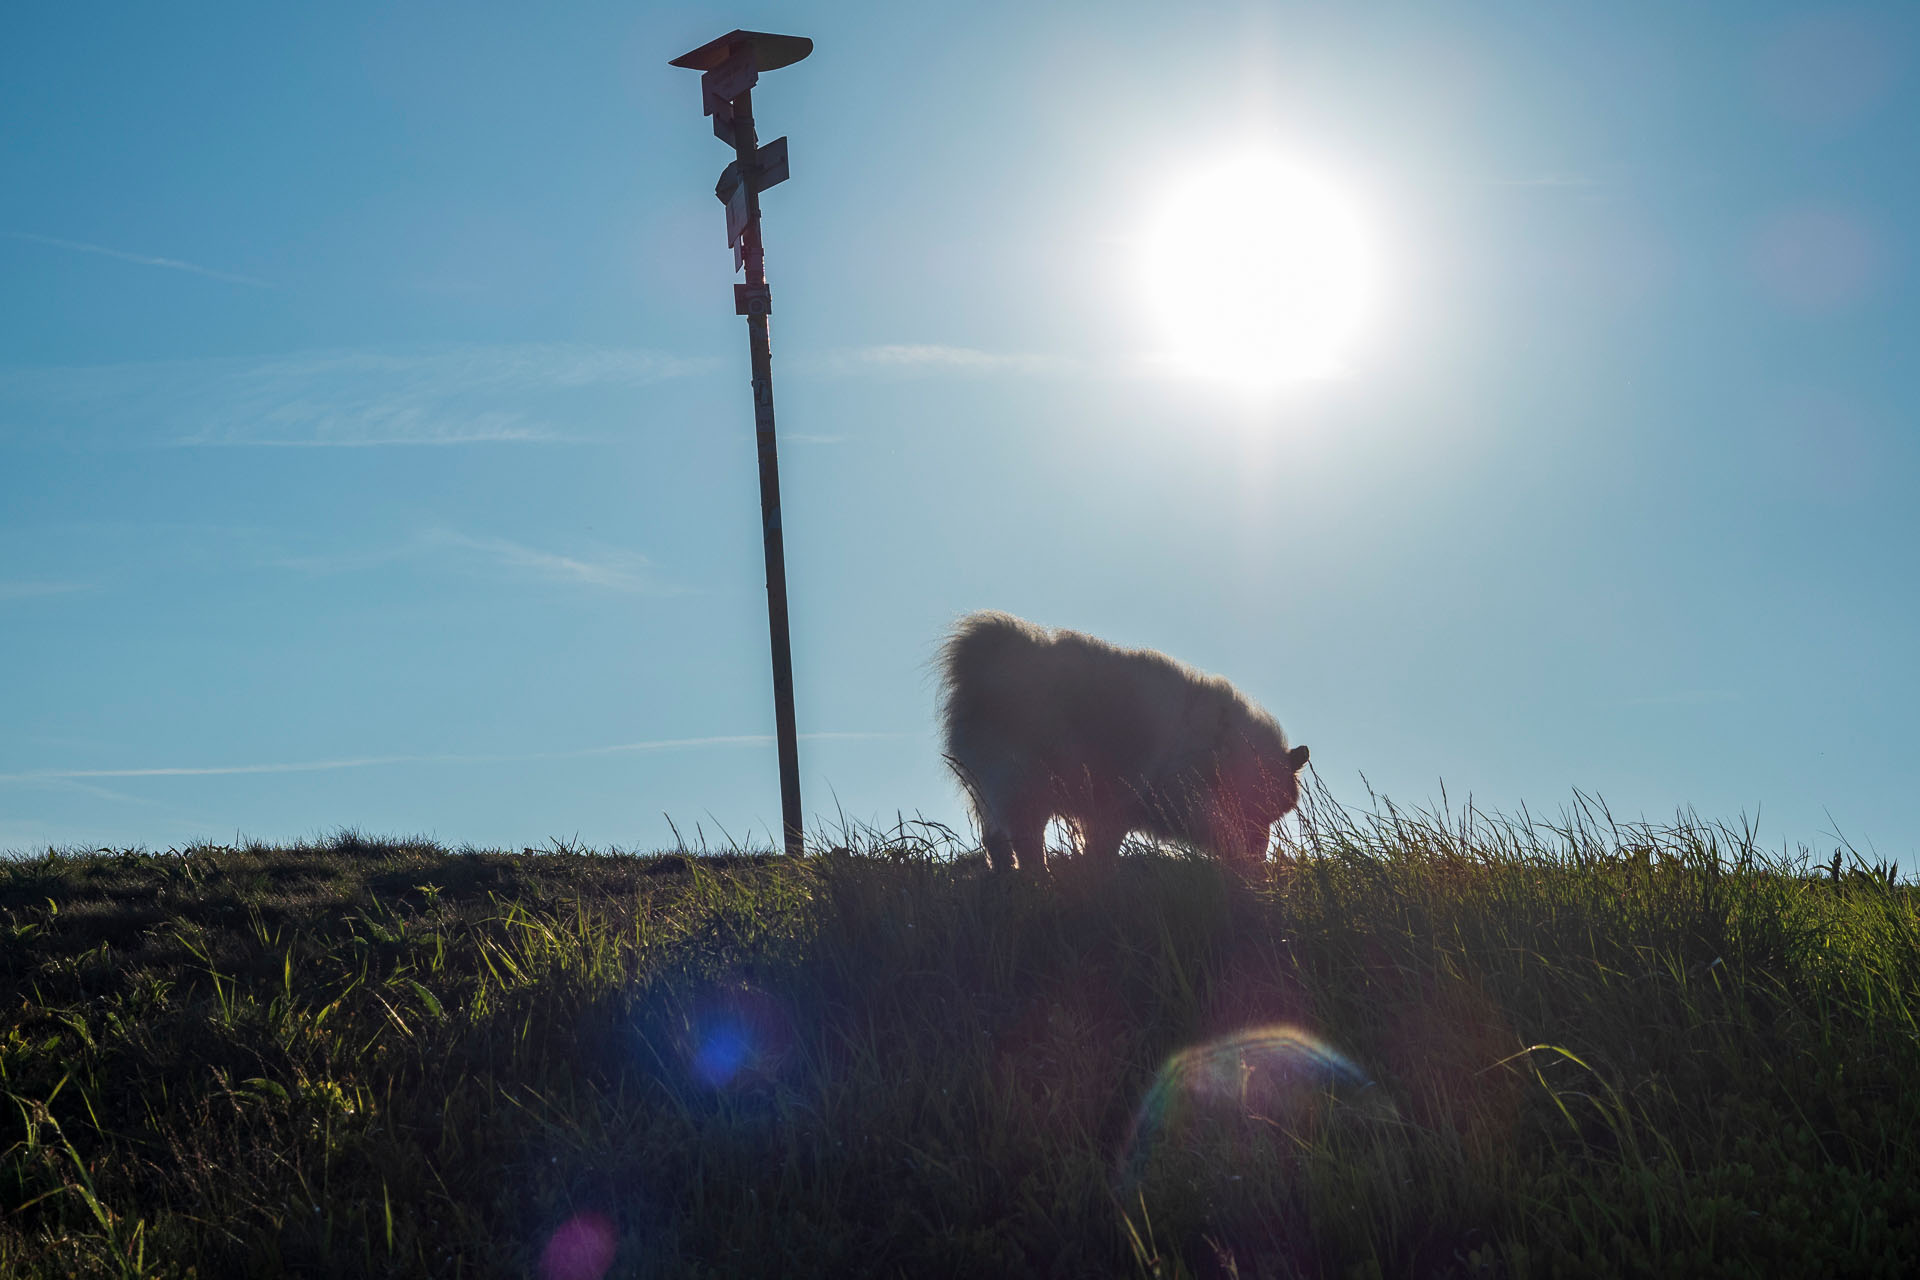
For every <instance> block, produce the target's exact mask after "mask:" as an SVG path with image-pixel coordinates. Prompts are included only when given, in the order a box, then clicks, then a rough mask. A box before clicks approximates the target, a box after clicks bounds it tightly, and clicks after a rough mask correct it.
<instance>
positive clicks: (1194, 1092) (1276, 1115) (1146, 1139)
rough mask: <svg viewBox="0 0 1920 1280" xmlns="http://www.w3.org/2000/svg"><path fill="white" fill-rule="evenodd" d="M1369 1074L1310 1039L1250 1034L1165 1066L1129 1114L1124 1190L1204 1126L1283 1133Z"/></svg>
mask: <svg viewBox="0 0 1920 1280" xmlns="http://www.w3.org/2000/svg"><path fill="white" fill-rule="evenodd" d="M1372 1084H1373V1081H1372V1080H1371V1079H1369V1078H1368V1076H1367V1074H1366V1073H1365V1072H1363V1071H1361V1070H1360V1069H1359V1068H1358V1067H1356V1066H1355V1065H1354V1064H1353V1063H1352V1062H1351V1061H1349V1060H1348V1058H1347V1057H1346V1055H1344V1054H1342V1053H1341V1052H1340V1051H1339V1050H1337V1049H1335V1048H1334V1047H1333V1046H1332V1045H1330V1044H1328V1043H1327V1042H1326V1041H1324V1040H1322V1039H1320V1038H1319V1037H1318V1036H1316V1035H1314V1034H1313V1033H1312V1032H1309V1031H1303V1030H1301V1029H1300V1028H1298V1027H1292V1026H1285V1025H1273V1026H1264V1027H1253V1028H1249V1029H1247V1030H1245V1031H1238V1032H1235V1033H1233V1034H1232V1035H1228V1036H1222V1037H1220V1038H1219V1039H1216V1040H1209V1041H1207V1042H1206V1043H1205V1044H1201V1045H1196V1046H1194V1047H1193V1048H1191V1049H1183V1050H1181V1051H1180V1052H1179V1053H1176V1054H1174V1055H1173V1057H1171V1058H1169V1059H1167V1062H1166V1065H1164V1066H1162V1067H1161V1068H1160V1070H1159V1073H1158V1074H1156V1075H1155V1076H1154V1079H1153V1085H1152V1086H1151V1087H1150V1088H1149V1089H1148V1090H1147V1094H1146V1097H1145V1098H1144V1099H1143V1100H1142V1101H1141V1103H1140V1109H1139V1111H1138V1112H1136V1113H1135V1114H1134V1118H1133V1126H1132V1128H1131V1130H1130V1131H1129V1132H1128V1135H1127V1144H1126V1147H1125V1149H1124V1150H1123V1152H1122V1155H1121V1164H1120V1174H1121V1180H1122V1182H1123V1183H1125V1184H1128V1185H1131V1184H1133V1183H1136V1182H1138V1181H1139V1179H1140V1177H1141V1175H1142V1174H1143V1172H1144V1171H1145V1168H1146V1165H1147V1163H1148V1162H1149V1161H1150V1160H1151V1159H1152V1158H1153V1156H1154V1155H1155V1153H1156V1151H1158V1150H1160V1149H1162V1148H1164V1147H1165V1146H1166V1145H1167V1144H1168V1143H1169V1142H1176V1141H1179V1139H1180V1137H1181V1135H1184V1134H1191V1133H1192V1132H1193V1131H1195V1130H1196V1129H1197V1128H1198V1126H1199V1125H1200V1124H1201V1123H1203V1122H1206V1121H1213V1122H1218V1121H1220V1120H1229V1121H1233V1120H1242V1121H1244V1120H1259V1121H1266V1122H1269V1123H1270V1124H1277V1125H1280V1126H1283V1127H1284V1126H1285V1125H1286V1124H1287V1122H1288V1121H1289V1120H1290V1119H1293V1118H1296V1117H1298V1116H1300V1115H1303V1114H1305V1113H1306V1112H1307V1111H1308V1110H1309V1109H1310V1107H1311V1105H1312V1104H1313V1103H1314V1102H1316V1101H1317V1100H1320V1099H1324V1098H1325V1097H1326V1096H1327V1095H1328V1094H1330V1093H1332V1094H1337V1093H1343V1092H1356V1091H1361V1090H1366V1089H1368V1088H1371V1087H1372Z"/></svg>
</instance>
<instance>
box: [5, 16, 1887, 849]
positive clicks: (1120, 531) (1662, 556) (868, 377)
mask: <svg viewBox="0 0 1920 1280" xmlns="http://www.w3.org/2000/svg"><path fill="white" fill-rule="evenodd" d="M735 26H744V27H749V28H761V29H768V30H775V31H789V32H795V33H800V34H805V35H809V36H811V37H813V39H814V40H815V42H816V51H815V53H814V55H813V57H812V58H810V59H809V60H807V61H806V62H803V63H800V64H798V65H796V66H794V67H792V68H788V69H785V70H782V71H779V72H776V73H773V74H771V75H769V76H768V77H767V79H766V80H765V81H763V84H762V88H761V89H760V90H758V91H756V95H755V98H756V109H757V112H758V114H759V117H760V121H761V125H762V133H763V137H772V136H776V135H778V134H782V133H785V134H788V135H790V136H791V138H792V144H791V148H792V170H793V179H792V181H790V182H789V183H787V184H786V185H784V186H782V187H779V188H777V189H775V190H774V191H772V192H770V193H769V194H768V196H767V197H766V209H767V223H766V234H767V240H768V264H769V275H770V277H771V280H772V285H773V290H774V297H775V317H774V344H775V374H776V386H777V395H778V407H779V415H780V427H781V431H782V433H783V441H784V444H783V454H782V468H783V483H784V487H785V491H786V506H787V537H788V544H787V549H788V558H789V573H790V580H791V585H792V592H793V604H794V614H793V635H794V651H795V673H796V680H797V687H798V695H797V697H798V710H799V718H800V724H801V729H802V731H803V733H806V734H808V735H810V736H809V737H807V739H806V740H805V741H804V742H803V744H802V770H803V782H804V789H805V792H806V798H807V802H808V807H809V818H810V820H811V821H814V822H819V821H821V820H826V821H829V822H831V821H832V820H833V815H834V813H835V812H836V811H840V812H844V813H845V814H846V815H848V816H849V817H853V818H857V819H862V820H870V819H875V818H884V819H885V820H888V821H891V819H892V817H893V815H894V813H895V811H896V810H899V811H904V812H905V813H906V814H908V815H909V816H911V815H912V814H914V813H915V812H919V813H923V814H925V815H927V816H929V817H933V818H938V819H941V820H945V821H950V822H956V823H957V822H959V820H960V813H961V809H960V804H959V798H958V795H957V793H956V792H955V790H954V788H953V787H952V785H951V783H950V782H949V781H948V779H947V778H946V776H945V773H944V769H943V766H942V765H941V763H940V761H939V758H938V750H937V746H936V743H935V739H934V734H933V729H932V707H933V697H934V689H933V679H932V675H931V671H930V668H929V661H930V658H931V655H932V651H933V648H934V646H935V644H936V643H937V641H938V638H939V635H940V633H941V631H942V630H943V628H944V627H946V626H947V625H948V624H949V623H950V622H951V620H952V619H953V618H954V617H956V616H957V615H959V614H960V613H963V612H965V611H967V610H970V609H975V608H985V607H993V608H1004V609H1008V610H1012V611H1014V612H1017V613H1020V614H1023V615H1025V616H1028V617H1031V618H1033V619H1035V620H1038V621H1043V622H1048V623H1053V624H1058V625H1067V626H1074V627H1079V628H1082V629H1086V630H1090V631H1094V632H1097V633H1099V634H1102V635H1105V636H1108V637H1110V638H1112V639H1114V640H1117V641H1121V642H1124V643H1129V644H1142V645H1152V646H1155V647H1159V648H1163V649H1166V650H1168V651H1170V652H1172V653H1175V654H1177V655H1179V656H1181V657H1184V658H1186V659H1188V660H1190V661H1192V662H1194V663H1195V664H1197V665H1199V666H1201V667H1203V668H1206V669H1209V670H1214V671H1218V672H1221V673H1224V674H1226V675H1228V676H1230V677H1232V678H1233V679H1235V680H1236V681H1237V682H1239V683H1240V684H1241V685H1242V686H1243V687H1244V688H1246V689H1247V690H1248V691H1249V692H1250V693H1252V694H1253V695H1254V696H1255V697H1257V698H1259V699H1260V700H1261V701H1262V702H1263V703H1265V705H1267V706H1268V707H1269V708H1270V709H1271V710H1272V711H1274V712H1275V714H1276V715H1278V716H1279V718H1280V719H1281V721H1282V723H1284V724H1285V725H1287V727H1288V728H1289V730H1290V732H1291V734H1292V736H1293V737H1294V738H1295V739H1296V740H1299V741H1304V742H1306V743H1308V744H1310V745H1311V746H1312V748H1313V752H1314V760H1315V763H1316V765H1317V766H1318V768H1319V769H1320V771H1321V773H1322V775H1323V776H1324V777H1325V778H1326V779H1327V780H1328V781H1329V782H1330V783H1331V784H1332V785H1333V786H1334V788H1335V790H1336V792H1337V793H1338V794H1340V795H1341V796H1343V797H1344V798H1347V799H1350V800H1362V799H1364V796H1365V788H1364V786H1363V785H1362V781H1361V780H1362V777H1363V776H1364V778H1365V779H1366V780H1367V781H1368V782H1370V783H1371V784H1372V785H1373V786H1374V787H1375V788H1376V789H1378V790H1379V791H1382V792H1384V793H1385V794H1387V795H1389V796H1391V797H1393V798H1394V799H1395V800H1396V801H1398V802H1402V803H1409V804H1416V805H1417V804H1424V803H1427V802H1428V801H1429V800H1432V799H1437V798H1438V796H1439V794H1440V789H1441V787H1442V785H1443V784H1444V786H1445V788H1446V791H1447V793H1448V795H1449V796H1451V797H1453V798H1454V799H1455V800H1456V801H1458V800H1460V799H1462V798H1464V797H1466V796H1468V795H1471V796H1472V797H1474V799H1475V800H1476V802H1478V803H1480V804H1483V805H1487V806H1491V807H1497V808H1503V809H1513V808H1515V807H1517V806H1518V805H1520V804H1521V803H1525V804H1526V805H1528V806H1529V807H1530V808H1531V809H1532V810H1533V811H1534V812H1536V813H1552V812H1554V811H1556V810H1557V809H1558V808H1560V807H1561V806H1562V805H1564V804H1565V803H1566V802H1567V801H1568V800H1569V799H1570V798H1571V796H1572V792H1573V789H1574V788H1576V787H1578V788H1582V789H1585V790H1588V791H1593V792H1597V793H1599V794H1600V795H1601V796H1603V797H1604V798H1605V799H1606V800H1607V801H1608V802H1609V803H1610V804H1611V805H1612V806H1613V808H1614V810H1615V811H1616V812H1617V813H1620V814H1624V815H1626V816H1629V817H1638V816H1641V815H1645V816H1647V817H1650V818H1654V819H1659V818H1663V817H1666V816H1669V815H1671V814H1672V813H1673V811H1674V810H1675V809H1676V808H1677V807H1680V806H1692V807H1695V808H1697V809H1698V810H1699V811H1700V812H1701V813H1702V814H1703V815H1705V816H1709V817H1715V818H1729V819H1731V818H1735V817H1737V816H1739V815H1740V814H1742V813H1745V814H1748V815H1757V816H1758V819H1759V823H1760V829H1761V832H1762V835H1763V837H1765V838H1767V839H1769V840H1770V841H1772V842H1773V843H1775V844H1776V845H1777V844H1779V843H1781V842H1800V841H1805V842H1808V843H1811V844H1816V845H1818V846H1820V847H1821V848H1823V849H1825V848H1830V847H1831V844H1832V840H1831V835H1830V833H1831V832H1833V831H1834V830H1835V829H1836V824H1837V829H1838V830H1839V831H1840V832H1842V833H1844V834H1845V835H1846V836H1848V837H1849V838H1851V839H1852V840H1853V841H1854V842H1855V843H1856V844H1858V845H1859V846H1860V847H1862V848H1863V849H1865V848H1867V847H1868V846H1869V845H1871V847H1872V848H1873V849H1876V850H1877V851H1878V852H1879V853H1881V854H1882V855H1889V856H1894V857H1898V858H1901V859H1903V860H1906V861H1907V862H1908V863H1909V864H1911V863H1912V861H1913V859H1914V858H1915V857H1916V850H1920V841H1917V840H1916V836H1915V834H1914V817H1915V815H1914V806H1913V802H1912V796H1913V787H1912V782H1911V779H1912V777H1913V775H1914V774H1915V772H1916V769H1920V747H1916V745H1915V743H1916V738H1915V735H1914V734H1913V732H1912V730H1911V725H1912V724H1913V722H1914V720H1915V718H1916V715H1917V714H1920V675H1916V673H1915V664H1914V662H1913V658H1912V654H1913V651H1914V647H1915V646H1914V635H1915V630H1916V622H1920V600H1917V596H1916V589H1915V588H1916V583H1920V515H1917V514H1916V508H1915V503H1914V494H1915V491H1916V487H1917V486H1920V439H1917V438H1916V430H1915V427H1916V410H1920V376H1917V375H1916V372H1915V370H1916V367H1917V366H1916V365H1915V362H1914V359H1913V354H1912V353H1913V352H1914V351H1916V350H1920V306H1916V297H1917V296H1920V295H1917V293H1916V281H1915V274H1914V272H1915V255H1916V249H1917V248H1920V244H1917V243H1916V233H1915V230H1914V228H1916V227H1920V171H1916V167H1915V166H1914V165H1913V164H1912V157H1913V156H1914V155H1916V154H1920V15H1916V14H1915V12H1914V11H1913V10H1912V9H1911V8H1909V7H1906V6H1886V7H1879V8H1876V7H1871V6H1866V7H1833V6H1825V5H1822V6H1794V5H1767V4H1747V3H1742V4H1722V5H1692V6H1684V7H1677V6H1652V5H1598V4H1594V5H1555V6H1539V5H1530V4H1512V5H1496V4H1485V5H1474V6H1455V7H1450V8H1448V9H1447V10H1446V11H1445V12H1442V11H1440V10H1436V9H1434V8H1432V7H1431V6H1417V5H1397V4H1393V5H1389V4H1362V5H1330V4H1329V5H1321V4H1314V5H1269V6H1247V5H1204V4H1190V5H1182V6H1167V5H1145V4H1140V5H1132V4H1102V5H1091V4H1058V5H1049V6H1032V5H1013V4H969V5H952V6H939V5H862V4H850V3H836V4H832V5H805V4H791V5H779V6H774V5H744V6H740V7H737V8H731V9H726V10H722V9H719V8H713V7H702V6H687V5H660V4H654V5H645V6H633V5H630V4H628V5H613V4H606V5H590V4H573V5H564V6H555V7H553V8H552V10H551V11H550V12H543V13H542V14H540V15H539V16H538V17H537V18H536V17H533V16H530V11H528V10H526V9H525V7H524V6H497V7H487V6H479V5H461V6H453V5H445V6H428V5H408V6H388V5H379V6H375V5H363V6H355V5H346V4H342V5H330V6H324V7H320V6H315V7H312V8H309V9H304V10H301V9H296V8H294V7H292V6H257V5H248V6H239V5H235V6H228V7H225V8H224V9H223V8H222V7H220V6H214V5H205V6H190V7H188V8H185V9H181V8H178V7H176V8H171V9H155V8H152V7H150V6H131V5H129V6H122V7H119V8H118V9H106V10H102V9H74V8H72V7H65V8H62V7H54V6H35V7H32V8H20V7H18V6H16V8H15V9H14V10H12V11H10V12H9V15H8V16H7V18H6V19H4V35H3V36H0V120H4V121H5V122H6V123H5V126H4V130H3V131H0V161H3V162H4V169H5V173H6V175H7V180H6V181H5V182H4V183H0V298H4V299H5V305H4V306H0V672H4V675H0V849H4V848H14V849H31V848H40V847H44V846H46V845H48V844H56V845H67V844H83V845H96V844H105V845H114V846H121V845H128V844H145V845H148V846H152V847H161V848H164V847H166V846H168V845H170V844H178V843H181V842H184V841H187V840H192V839H200V838H213V839H217V840H224V839H230V838H232V837H233V836H234V835H235V834H236V833H245V834H247V835H251V836H258V837H263V838H295V837H301V836H310V835H314V834H316V833H321V832H325V831H328V830H331V829H333V828H336V827H340V826H357V827H360V828H362V829H365V830H368V831H373V832H378V833H424V834H429V835H433V836H436V837H438V838H439V839H442V840H444V841H447V842H449V843H452V844H459V843H462V842H472V843H474V844H477V845H482V846H490V847H491V846H519V845H523V844H528V845H537V844H542V843H544V842H546V841H547V840H549V839H552V838H560V839H572V838H575V837H578V838H579V839H581V840H584V841H586V842H589V843H593V844H597V845H608V844H618V845H620V846H622V847H647V848H650V847H658V846H660V845H662V844H666V843H670V842H671V836H670V833H669V831H668V827H667V819H666V817H664V816H663V815H671V816H672V818H673V820H674V821H675V822H677V823H678V824H679V826H680V827H681V829H682V830H684V831H687V832H688V833H689V834H691V832H692V829H693V828H694V826H695V825H696V824H698V825H700V826H701V827H702V828H703V829H704V830H705V831H706V832H707V833H708V834H709V835H710V836H712V835H715V834H716V833H717V832H718V831H720V830H725V831H726V832H729V833H731V834H732V835H733V836H735V837H736V838H745V837H749V836H752V837H754V838H760V839H764V838H765V836H766V833H767V832H768V830H769V828H770V827H771V825H772V824H774V823H775V822H777V819H778V811H779V802H778V788H777V781H776V775H775V770H774V761H773V751H772V748H771V746H770V744H769V742H768V740H767V738H766V736H765V735H767V734H768V733H770V730H771V724H772V710H771V694H770V691H769V681H768V676H767V671H766V624H765V612H764V610H765V597H764V593H763V591H762V588H761V581H762V575H761V568H760V545H759V524H758V506H757V495H756V488H755V485H756V479H755V473H754V469H753V466H754V462H753V449H752V443H751V439H752V438H751V414H750V408H751V406H750V401H749V396H748V390H747V387H746V349H745V334H744V326H743V324H742V322H741V321H739V320H738V319H737V318H736V317H735V316H734V315H733V314H732V306H731V296H730V292H729V287H728V286H729V283H730V280H731V279H732V277H731V275H730V272H729V268H730V266H731V263H730V261H729V258H728V255H727V250H726V246H725V238H724V225H723V218H722V211H721V209H720V207H719V205H718V204H717V203H716V202H715V201H714V199H713V196H712V183H713V180H714V178H715V177H716V175H717V174H718V171H719V169H720V168H721V166H722V165H723V164H724V162H725V161H726V159H727V158H728V155H727V153H726V151H725V149H724V148H723V147H722V146H721V145H720V144H719V143H718V142H716V141H715V140H714V139H713V138H712V137H711V136H710V134H709V133H708V131H707V129H706V122H705V121H704V120H703V119H702V118H701V115H700V105H699V89H698V77H697V76H696V75H694V74H693V73H691V72H687V71H682V70H677V69H674V68H670V67H668V66H667V65H666V62H667V59H669V58H671V57H673V56H675V55H677V54H680V53H682V52H685V51H686V50H687V49H689V48H692V47H693V46H694V45H697V44H700V43H702V42H704V41H706V40H708V39H711V38H712V37H714V36H717V35H719V34H721V33H722V32H724V31H726V30H728V29H730V28H732V27H735ZM1250 141H1257V142H1259V143H1260V145H1262V146H1265V147H1268V148H1272V149H1274V150H1275V151H1277V152H1279V153H1282V154H1285V155H1287V156H1289V157H1292V158H1293V159H1294V161H1296V162H1297V163H1299V164H1302V165H1305V166H1308V167H1309V168H1311V169H1312V171H1314V172H1315V173H1318V174H1320V175H1322V176H1323V177H1324V178H1325V179H1326V180H1327V181H1328V182H1329V183H1332V184H1335V185H1336V186H1337V187H1338V189H1339V190H1341V191H1343V192H1344V193H1345V195H1346V198H1347V199H1349V200H1350V202H1351V204H1352V206H1353V207H1354V208H1356V209H1357V210H1359V211H1360V213H1361V216H1362V219H1363V221H1364V223H1365V225H1366V227H1367V228H1368V234H1369V235H1370V236H1371V237H1372V243H1373V244H1374V245H1375V247H1376V249H1377V252H1378V259H1379V262H1380V268H1379V275H1380V287H1379V299H1378V302H1377V305H1376V306H1375V308H1374V313H1373V315H1372V317H1371V319H1370V321H1369V322H1368V324H1367V325H1366V326H1365V329H1364V331H1363V332H1362V333H1361V335H1360V336H1359V337H1358V338H1357V339H1356V341H1355V343H1354V346H1353V349H1352V351H1351V352H1350V353H1349V355H1348V358H1347V360H1346V361H1345V368H1344V371H1343V374H1342V376H1339V377H1336V378H1332V379H1325V380H1319V381H1314V382H1310V383H1302V384H1299V385H1297V386H1291V387H1287V388H1283V389H1282V390H1281V391H1280V392H1279V393H1276V394H1270V395H1266V396H1259V397H1249V396H1248V395H1246V394H1245V393H1244V392H1242V391H1238V390H1236V389H1234V388H1232V387H1230V386H1224V385H1221V384H1219V383H1216V382H1212V381H1209V380H1206V379H1198V378H1192V377H1181V376H1175V375H1173V374H1171V373H1170V372H1169V371H1168V369H1167V367H1166V365H1165V362H1164V361H1163V360H1160V359H1159V358H1158V351H1157V348H1156V343H1158V342H1160V341H1161V338H1162V335H1161V334H1160V333H1159V331H1158V330H1157V329H1156V327H1155V324H1154V318H1153V317H1152V316H1151V315H1149V314H1148V313H1147V307H1146V306H1145V304H1144V302H1143V299H1142V290H1141V288H1140V271H1139V263H1138V257H1139V245H1140V239H1141V235H1142V228H1143V227H1144V226H1145V225H1146V223H1147V221H1148V219H1149V218H1150V216H1151V213H1152V210H1154V209H1155V208H1156V207H1158V206H1159V204H1160V203H1161V202H1162V200H1163V198H1164V196H1165V193H1166V192H1167V191H1169V190H1171V189H1174V188H1176V187H1177V186H1178V185H1179V184H1180V183H1182V182H1184V181H1186V180H1187V179H1188V176H1189V175H1190V174H1192V173H1195V172H1198V171H1200V170H1201V169H1202V168H1203V167H1204V166H1205V164H1206V163H1208V161H1209V159H1210V158H1211V157H1215V156H1217V155H1218V154H1220V153H1222V151H1223V149H1229V148H1232V147H1236V146H1241V145H1244V144H1246V143H1248V142H1250ZM1223 199H1227V200H1231V199H1232V193H1231V192H1226V193H1223ZM1246 225H1247V229H1248V234H1249V235H1252V236H1258V235H1259V233H1260V228H1261V226H1262V214H1261V210H1260V208H1259V207H1258V206H1257V205H1250V206H1249V207H1248V208H1247V210H1246Z"/></svg>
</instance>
